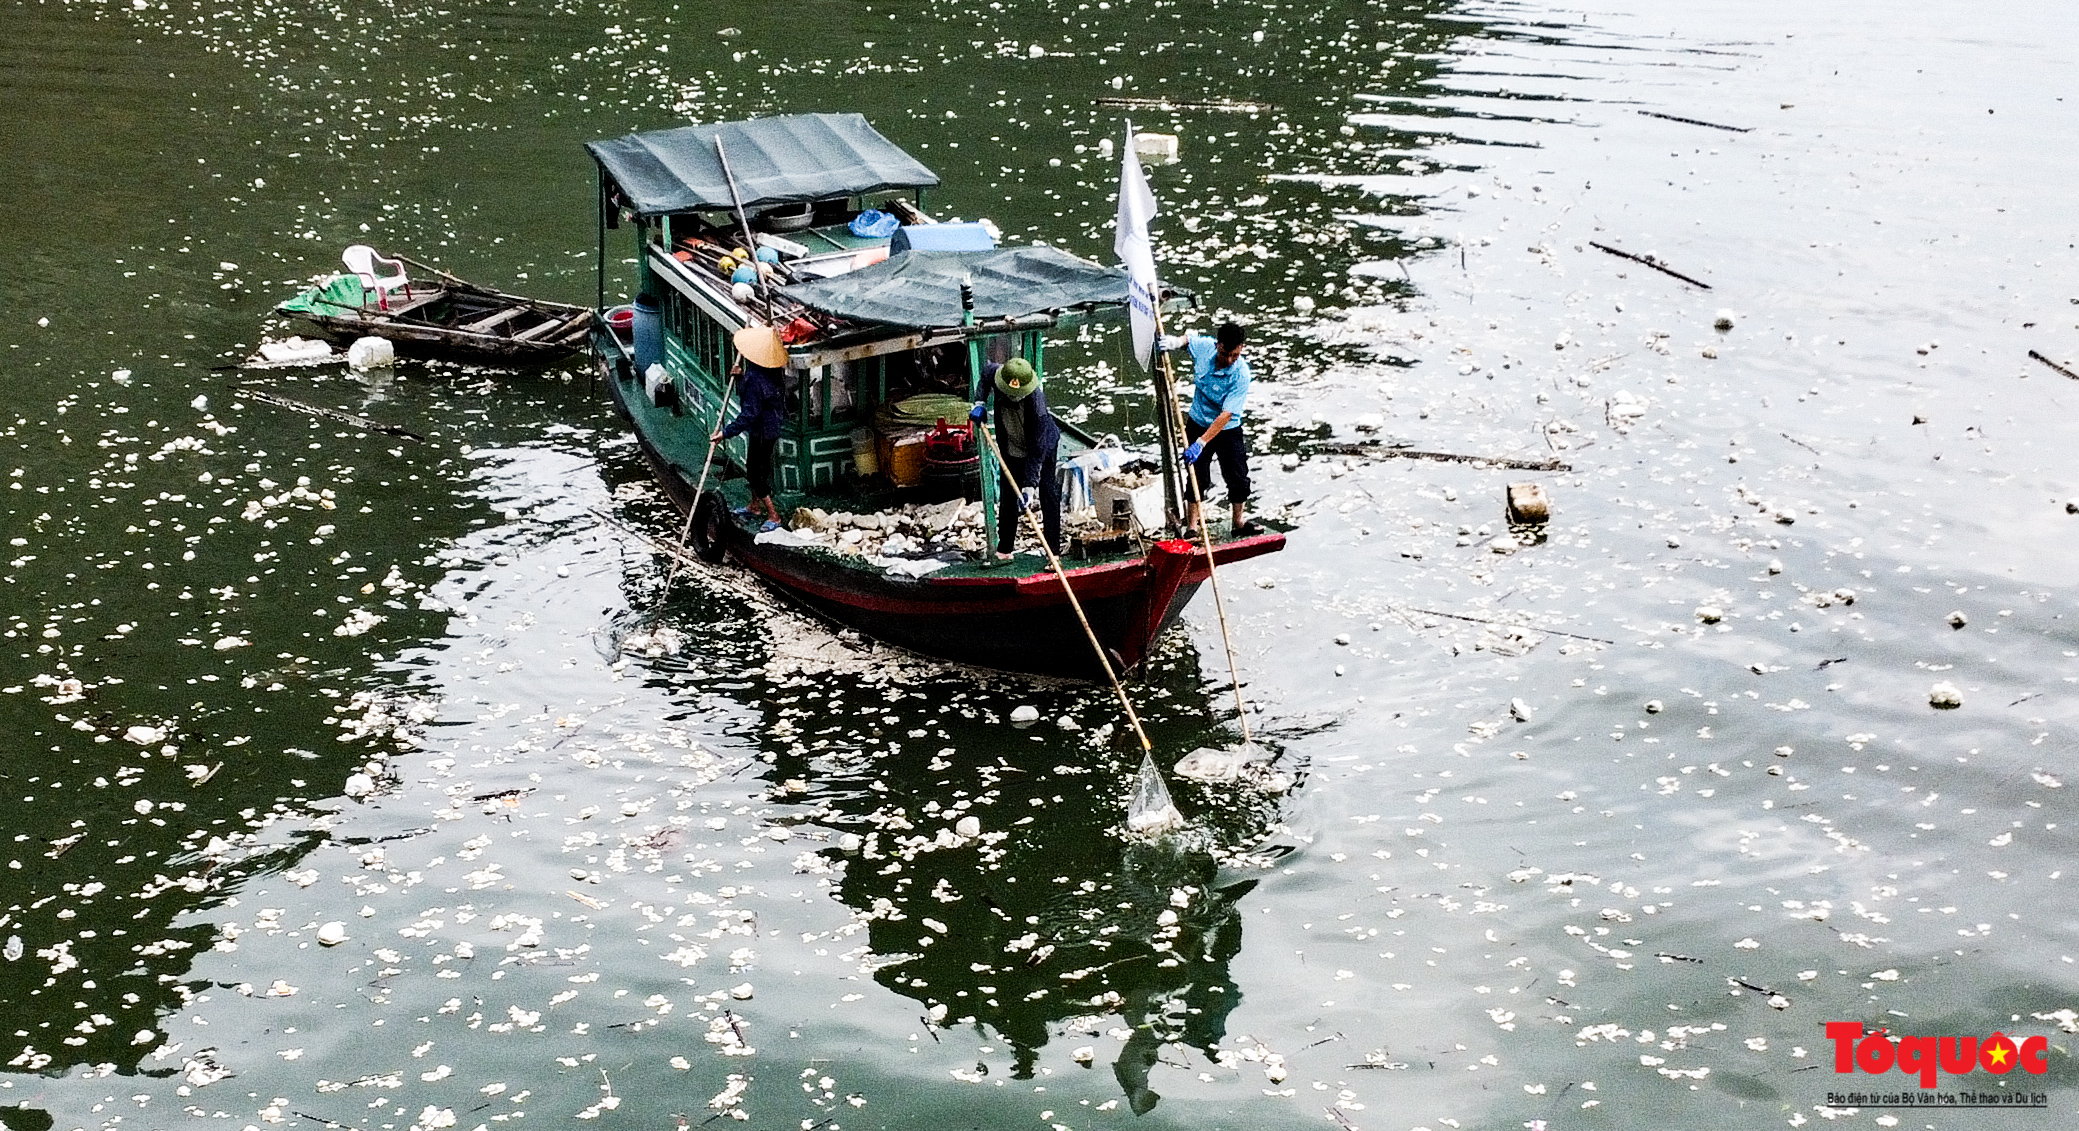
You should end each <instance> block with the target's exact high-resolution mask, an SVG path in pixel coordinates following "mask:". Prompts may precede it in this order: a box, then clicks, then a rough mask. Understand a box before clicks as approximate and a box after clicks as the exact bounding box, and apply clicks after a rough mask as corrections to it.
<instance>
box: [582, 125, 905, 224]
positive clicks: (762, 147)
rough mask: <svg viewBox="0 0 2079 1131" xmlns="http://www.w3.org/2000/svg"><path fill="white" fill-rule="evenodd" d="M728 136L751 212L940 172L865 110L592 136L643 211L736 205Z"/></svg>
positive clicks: (592, 145)
mask: <svg viewBox="0 0 2079 1131" xmlns="http://www.w3.org/2000/svg"><path fill="white" fill-rule="evenodd" d="M717 137H720V138H721V139H722V145H723V148H724V149H725V151H726V152H727V154H728V157H729V173H730V174H733V175H734V176H735V179H736V188H737V191H738V192H739V193H741V194H742V195H743V206H744V208H745V210H746V211H753V210H756V209H760V208H768V207H771V206H772V205H775V204H799V203H802V202H805V201H816V200H831V199H835V198H840V197H850V196H858V195H860V194H862V193H870V192H880V191H883V190H886V189H900V188H931V187H933V186H936V185H937V184H938V174H936V173H934V172H932V171H931V170H930V169H927V168H925V167H924V166H923V165H922V164H919V163H918V161H917V159H916V158H914V157H911V156H910V155H909V154H907V153H905V152H903V151H902V150H901V149H900V148H899V147H897V146H896V144H895V143H894V142H892V141H889V140H888V139H887V138H885V137H882V136H881V134H880V132H879V131H878V130H876V129H874V128H873V127H872V126H870V125H868V124H867V121H866V119H865V117H863V116H861V115H859V114H785V115H780V116H777V117H771V118H752V119H749V120H748V121H742V122H715V123H710V124H708V125H704V126H682V127H680V128H678V129H671V130H655V131H652V132H650V133H640V134H629V135H628V136H627V137H620V138H611V139H608V140H605V141H594V142H587V143H586V145H585V148H586V149H587V150H590V151H591V153H592V156H593V158H594V159H596V160H597V161H598V162H599V166H600V168H601V169H603V170H605V172H606V174H607V175H608V176H610V177H612V178H613V181H614V183H615V184H617V185H619V186H620V188H621V194H622V198H623V202H624V203H625V204H627V205H628V206H629V207H631V208H633V209H634V210H635V211H636V212H637V213H638V214H639V215H643V216H663V215H668V214H671V213H675V212H699V211H709V210H715V209H726V208H730V207H733V206H734V204H735V199H734V198H733V197H732V196H731V195H730V191H729V179H730V178H729V176H727V175H724V173H723V171H722V162H721V161H720V160H719V159H718V158H717V157H716V154H715V139H716V138H717Z"/></svg>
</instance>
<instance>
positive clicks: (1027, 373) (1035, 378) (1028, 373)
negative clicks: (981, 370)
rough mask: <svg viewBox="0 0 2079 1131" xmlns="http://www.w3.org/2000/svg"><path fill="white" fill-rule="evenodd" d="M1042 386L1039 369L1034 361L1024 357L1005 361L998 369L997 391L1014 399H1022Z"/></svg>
mask: <svg viewBox="0 0 2079 1131" xmlns="http://www.w3.org/2000/svg"><path fill="white" fill-rule="evenodd" d="M1039 387H1040V376H1039V373H1038V371H1036V370H1034V369H1033V368H1032V363H1031V362H1029V361H1027V360H1025V359H1024V358H1022V357H1014V358H1012V359H1010V360H1009V361H1006V362H1004V363H1003V367H1002V368H1000V369H998V370H997V371H996V391H997V392H999V393H1002V394H1003V395H1004V396H1007V397H1009V398H1011V399H1012V400H1014V401H1022V400H1024V399H1025V398H1026V397H1029V396H1031V395H1032V391H1033V390H1034V389H1037V388H1039Z"/></svg>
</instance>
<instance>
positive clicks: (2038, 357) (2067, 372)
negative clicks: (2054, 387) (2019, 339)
mask: <svg viewBox="0 0 2079 1131" xmlns="http://www.w3.org/2000/svg"><path fill="white" fill-rule="evenodd" d="M2028 355H2029V356H2030V357H2033V358H2035V359H2036V360H2037V361H2040V362H2042V363H2043V364H2045V365H2047V366H2049V367H2050V368H2052V369H2055V370H2057V371H2058V372H2059V373H2062V374H2064V375H2065V376H2067V377H2070V378H2071V379H2072V380H2074V381H2079V373H2074V372H2072V371H2071V370H2069V369H2066V368H2065V367H2064V366H2062V365H2059V364H2058V363H2056V362H2054V361H2052V360H2050V359H2049V358H2047V357H2044V356H2043V355H2042V354H2040V353H2037V352H2036V351H2034V350H2030V351H2028Z"/></svg>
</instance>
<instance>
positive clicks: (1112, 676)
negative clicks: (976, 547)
mask: <svg viewBox="0 0 2079 1131" xmlns="http://www.w3.org/2000/svg"><path fill="white" fill-rule="evenodd" d="M975 431H977V432H980V433H981V434H982V442H983V443H986V444H988V445H989V451H990V454H992V455H994V456H995V457H996V467H997V470H999V471H1001V472H1003V478H1004V482H1005V483H1006V484H1008V485H1009V487H1010V489H1011V499H1012V500H1014V501H1015V502H1016V503H1017V504H1018V509H1019V510H1020V511H1023V512H1024V514H1025V521H1026V523H1027V524H1029V525H1030V526H1031V527H1032V533H1033V536H1034V537H1036V538H1038V539H1039V544H1040V552H1041V553H1043V554H1045V555H1047V564H1048V565H1050V566H1052V567H1054V576H1056V577H1058V578H1060V579H1061V591H1062V592H1063V593H1066V594H1068V607H1069V608H1071V609H1074V610H1075V611H1076V619H1077V620H1078V621H1081V622H1082V625H1083V634H1084V635H1086V636H1088V637H1089V638H1090V650H1091V651H1092V652H1095V653H1097V662H1098V664H1099V665H1100V666H1101V667H1103V668H1104V677H1105V679H1107V680H1109V681H1110V682H1111V685H1112V693H1113V694H1115V695H1117V696H1118V697H1119V706H1120V707H1122V708H1124V709H1125V711H1126V721H1127V722H1129V723H1131V724H1133V735H1134V737H1135V738H1138V739H1140V740H1141V751H1142V753H1149V752H1151V751H1153V749H1154V747H1153V746H1152V745H1150V744H1149V742H1148V732H1147V731H1145V730H1142V729H1141V717H1140V716H1139V715H1137V714H1135V713H1134V710H1133V701H1132V700H1130V699H1128V698H1127V697H1126V686H1125V685H1124V684H1122V683H1120V682H1119V674H1118V673H1117V672H1115V671H1113V670H1112V658H1111V657H1110V656H1108V655H1106V654H1105V650H1104V644H1103V643H1102V642H1100V641H1099V640H1098V639H1097V630H1096V629H1094V628H1092V627H1090V618H1089V617H1087V616H1085V615H1084V614H1083V603H1082V602H1081V601H1078V600H1077V599H1076V590H1075V586H1073V585H1070V584H1069V583H1068V570H1067V569H1065V568H1063V566H1062V564H1061V558H1060V557H1059V556H1057V555H1056V554H1055V553H1054V547H1052V546H1050V545H1048V544H1047V532H1046V530H1045V529H1044V528H1043V527H1041V526H1040V520H1039V516H1038V515H1036V514H1034V513H1032V508H1031V507H1028V506H1025V505H1024V499H1023V497H1022V494H1021V492H1020V490H1019V487H1018V481H1017V480H1016V479H1014V478H1012V476H1011V469H1010V468H1009V467H1008V466H1006V465H1005V464H1004V462H1003V452H1002V451H1000V450H999V449H998V448H997V446H996V434H995V433H994V432H993V431H991V430H990V428H989V425H988V423H987V422H984V423H983V424H982V425H981V426H980V427H978V428H976V429H975ZM983 533H984V539H985V541H984V545H985V548H986V547H990V546H994V545H995V541H994V539H995V538H996V531H995V530H994V529H991V530H987V531H984V532H983Z"/></svg>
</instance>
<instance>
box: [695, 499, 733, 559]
mask: <svg viewBox="0 0 2079 1131" xmlns="http://www.w3.org/2000/svg"><path fill="white" fill-rule="evenodd" d="M728 538H729V504H728V503H726V502H723V501H722V496H721V495H720V494H719V493H718V492H714V491H709V492H707V493H705V494H703V495H701V496H700V498H699V500H698V501H696V502H695V503H694V504H693V527H692V530H691V532H690V539H691V541H692V543H693V552H694V553H695V554H697V555H699V557H700V560H701V561H704V562H707V563H708V564H710V565H716V564H720V562H721V561H722V558H723V556H724V555H725V554H727V553H728V552H729V542H728Z"/></svg>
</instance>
